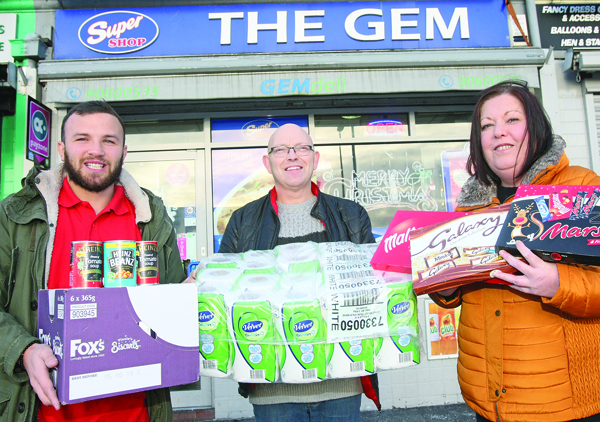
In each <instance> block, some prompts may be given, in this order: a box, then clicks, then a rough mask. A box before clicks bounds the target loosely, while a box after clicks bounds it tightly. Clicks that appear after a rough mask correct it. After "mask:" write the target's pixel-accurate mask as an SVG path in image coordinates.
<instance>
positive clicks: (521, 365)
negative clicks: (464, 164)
mask: <svg viewBox="0 0 600 422" xmlns="http://www.w3.org/2000/svg"><path fill="white" fill-rule="evenodd" d="M470 146H471V154H470V156H469V161H468V166H469V167H470V168H471V169H472V170H471V172H470V173H471V174H472V177H471V178H470V179H469V180H468V181H467V182H466V183H465V185H464V187H463V189H462V192H461V194H460V196H459V198H458V204H459V208H458V209H457V211H478V210H482V209H485V208H490V207H494V206H497V205H500V204H502V203H505V202H511V201H512V198H513V196H514V194H515V192H516V189H517V187H518V186H519V185H520V184H538V185H600V177H598V176H597V175H596V173H594V172H593V171H591V170H588V169H585V168H583V167H578V166H570V165H569V160H568V158H567V156H566V155H565V153H564V149H565V146H566V144H565V142H564V141H563V140H562V139H561V138H560V137H558V136H554V135H553V134H552V128H551V126H550V122H549V121H548V118H547V116H546V114H545V111H544V109H543V107H542V106H541V104H540V102H539V101H538V99H537V98H536V97H534V96H533V94H531V92H530V91H529V90H528V88H527V85H526V84H524V83H520V82H502V83H500V84H498V85H495V86H493V87H490V88H488V89H486V90H485V91H483V92H482V95H481V98H480V99H479V102H478V103H477V105H476V108H475V112H474V114H473V121H472V127H471V140H470ZM517 248H518V250H519V252H520V253H521V254H522V255H523V257H524V258H525V260H526V262H522V261H518V260H516V259H515V258H514V257H512V256H511V255H510V254H508V253H507V252H506V251H502V252H501V255H502V257H504V258H505V259H506V260H507V261H508V263H509V264H510V265H512V266H513V267H515V268H516V269H517V270H519V271H520V273H521V274H522V275H512V274H507V273H502V272H499V271H494V272H492V274H491V276H492V277H495V278H498V279H500V280H503V281H505V282H508V283H509V285H500V284H490V283H474V284H471V285H467V286H462V287H460V288H458V289H448V290H445V291H442V292H439V293H436V294H432V295H431V297H432V298H433V299H434V300H435V301H436V302H437V303H438V305H440V306H442V307H447V308H449V307H456V306H459V305H462V311H461V318H460V328H459V330H458V339H459V357H458V379H459V383H460V387H461V391H462V395H463V398H464V399H465V402H466V403H467V404H468V405H469V406H470V407H471V408H472V409H473V410H474V411H475V412H476V413H477V421H486V420H488V421H502V422H504V421H506V422H512V421H523V422H533V421H556V422H564V421H572V420H583V421H588V422H591V421H600V267H595V266H594V267H587V266H581V265H565V264H554V263H549V262H544V261H542V260H541V259H539V258H538V257H537V256H535V255H534V254H533V253H532V252H531V251H530V250H529V249H528V248H527V247H526V246H525V245H524V244H523V243H522V242H520V241H518V242H517ZM599 265H600V259H599Z"/></svg>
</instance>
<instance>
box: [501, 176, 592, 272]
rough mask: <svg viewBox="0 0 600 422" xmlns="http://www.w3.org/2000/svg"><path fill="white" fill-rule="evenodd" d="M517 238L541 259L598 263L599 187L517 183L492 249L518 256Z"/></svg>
mask: <svg viewBox="0 0 600 422" xmlns="http://www.w3.org/2000/svg"><path fill="white" fill-rule="evenodd" d="M517 240H521V241H523V243H524V244H525V246H527V247H528V248H529V249H531V250H532V251H533V253H535V254H536V255H537V256H539V257H540V258H541V259H543V260H544V261H549V262H561V263H566V264H575V263H577V264H586V265H600V261H599V260H598V257H600V186H552V185H523V186H519V189H518V190H517V194H516V195H515V199H514V200H513V203H512V204H511V207H510V211H509V213H508V216H507V217H506V220H505V222H504V226H503V227H502V231H501V232H500V235H499V236H498V241H497V242H496V250H500V249H505V250H507V251H509V252H510V253H511V254H513V255H515V256H520V254H519V252H518V250H517V248H516V246H515V244H516V241H517Z"/></svg>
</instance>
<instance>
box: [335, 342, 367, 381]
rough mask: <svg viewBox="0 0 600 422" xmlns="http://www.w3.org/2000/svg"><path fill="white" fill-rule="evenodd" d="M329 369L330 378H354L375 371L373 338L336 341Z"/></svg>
mask: <svg viewBox="0 0 600 422" xmlns="http://www.w3.org/2000/svg"><path fill="white" fill-rule="evenodd" d="M332 346H333V354H332V356H331V358H330V361H329V365H328V369H329V376H330V378H353V377H362V376H365V375H371V374H373V373H375V353H374V346H373V339H372V338H367V339H361V340H350V341H344V342H341V343H336V344H334V345H332Z"/></svg>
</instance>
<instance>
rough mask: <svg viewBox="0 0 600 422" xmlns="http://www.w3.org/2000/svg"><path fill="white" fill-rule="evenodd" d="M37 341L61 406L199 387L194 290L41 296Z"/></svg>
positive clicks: (176, 287) (177, 288)
mask: <svg viewBox="0 0 600 422" xmlns="http://www.w3.org/2000/svg"><path fill="white" fill-rule="evenodd" d="M38 304H39V306H38V336H39V338H40V339H41V340H42V341H43V342H44V343H45V344H47V345H48V346H50V347H51V348H52V349H53V351H54V354H55V355H56V357H57V358H58V362H59V363H58V367H57V369H55V370H53V371H52V374H51V375H52V378H53V381H54V384H55V387H56V391H57V394H58V399H59V400H60V402H61V403H62V404H69V403H77V402H82V401H87V400H91V399H99V398H102V397H110V396H116V395H120V394H126V393H133V392H137V391H144V390H151V389H155V388H160V387H169V386H174V385H179V384H187V383H191V382H195V381H197V380H198V378H199V375H200V368H199V349H198V343H199V339H198V314H197V312H198V309H197V307H198V300H197V293H196V286H195V285H194V284H172V285H154V286H142V287H119V288H110V289H107V288H95V289H57V290H41V291H40V292H39V293H38Z"/></svg>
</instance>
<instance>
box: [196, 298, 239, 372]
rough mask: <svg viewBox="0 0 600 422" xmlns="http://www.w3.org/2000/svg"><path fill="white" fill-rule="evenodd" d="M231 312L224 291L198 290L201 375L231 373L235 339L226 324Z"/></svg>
mask: <svg viewBox="0 0 600 422" xmlns="http://www.w3.org/2000/svg"><path fill="white" fill-rule="evenodd" d="M227 316H228V312H227V307H226V306H225V300H224V299H223V295H221V294H218V293H198V329H199V334H200V375H202V376H207V377H215V378H224V377H228V376H230V375H231V365H232V362H233V360H232V357H233V342H232V339H231V336H230V335H229V329H228V327H227V320H228V318H227Z"/></svg>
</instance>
